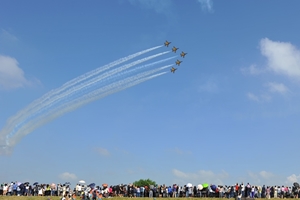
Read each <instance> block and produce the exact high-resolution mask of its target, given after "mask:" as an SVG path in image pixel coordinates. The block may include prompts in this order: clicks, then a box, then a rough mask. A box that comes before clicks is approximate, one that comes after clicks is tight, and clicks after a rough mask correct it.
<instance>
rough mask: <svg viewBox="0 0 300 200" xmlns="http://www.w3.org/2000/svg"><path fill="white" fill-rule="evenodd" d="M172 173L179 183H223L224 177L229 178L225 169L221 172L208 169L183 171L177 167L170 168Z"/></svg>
mask: <svg viewBox="0 0 300 200" xmlns="http://www.w3.org/2000/svg"><path fill="white" fill-rule="evenodd" d="M172 173H173V175H174V176H175V177H176V178H177V179H178V180H176V182H177V183H179V184H186V183H188V182H191V183H194V184H198V183H204V182H207V183H214V184H223V183H224V181H225V180H226V179H228V178H229V174H228V173H227V172H225V171H222V172H221V173H214V172H213V171H210V170H199V171H197V172H194V173H188V172H183V171H180V170H178V169H173V170H172Z"/></svg>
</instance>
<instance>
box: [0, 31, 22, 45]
mask: <svg viewBox="0 0 300 200" xmlns="http://www.w3.org/2000/svg"><path fill="white" fill-rule="evenodd" d="M0 39H1V40H4V41H10V42H16V41H18V38H17V37H16V36H14V35H13V34H11V33H10V32H8V31H7V30H4V29H1V33H0Z"/></svg>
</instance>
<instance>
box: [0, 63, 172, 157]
mask: <svg viewBox="0 0 300 200" xmlns="http://www.w3.org/2000/svg"><path fill="white" fill-rule="evenodd" d="M170 66H172V65H167V66H164V67H160V68H158V69H154V70H149V71H146V72H143V73H139V74H137V75H133V76H131V77H128V78H125V79H122V80H119V81H116V82H113V83H111V84H109V85H106V86H104V87H102V88H99V89H97V90H96V91H93V92H90V93H89V94H86V95H84V96H81V97H80V98H77V99H74V100H72V101H70V102H66V103H65V104H62V105H60V106H59V107H57V108H55V109H52V110H49V111H48V112H47V113H44V114H43V115H41V116H39V117H38V118H36V119H34V120H32V121H29V122H28V123H26V124H25V126H23V127H22V128H21V129H19V130H18V132H17V133H16V134H15V135H13V136H12V137H10V138H6V140H7V141H6V142H7V145H6V146H3V148H2V153H10V151H11V150H12V148H13V147H14V146H15V145H16V144H17V143H18V142H19V141H20V140H21V139H22V138H23V137H24V136H26V135H27V134H29V133H31V132H32V131H34V130H35V129H37V128H38V127H40V126H42V125H44V124H46V123H48V122H49V121H52V120H54V119H55V118H57V117H59V116H62V115H64V114H65V113H67V112H71V111H73V110H75V109H77V108H79V107H81V106H83V105H85V104H88V103H90V102H92V101H95V100H98V99H101V98H103V97H106V96H108V95H110V94H113V93H116V92H119V91H121V90H124V89H127V88H129V87H132V86H134V85H137V84H140V83H142V82H145V81H147V80H150V79H153V78H155V77H158V76H161V75H163V74H166V73H167V72H161V73H158V74H155V73H156V72H159V71H161V70H163V69H166V68H169V67H170ZM152 74H154V75H152Z"/></svg>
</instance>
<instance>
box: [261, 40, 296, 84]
mask: <svg viewBox="0 0 300 200" xmlns="http://www.w3.org/2000/svg"><path fill="white" fill-rule="evenodd" d="M260 49H261V53H262V55H264V56H265V57H266V58H267V60H268V69H270V70H271V71H273V72H275V73H277V74H283V75H286V76H288V77H292V78H297V79H300V51H299V50H298V49H297V48H296V47H295V46H294V45H292V44H291V43H288V42H276V41H272V40H270V39H268V38H265V39H262V40H261V41H260Z"/></svg>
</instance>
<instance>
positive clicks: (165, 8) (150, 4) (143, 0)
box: [129, 0, 172, 14]
mask: <svg viewBox="0 0 300 200" xmlns="http://www.w3.org/2000/svg"><path fill="white" fill-rule="evenodd" d="M129 2H130V3H131V4H132V5H138V6H141V7H143V8H147V9H153V10H155V11H156V12H157V13H162V14H170V6H171V5H172V1H171V0H163V1H162V0H129Z"/></svg>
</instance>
